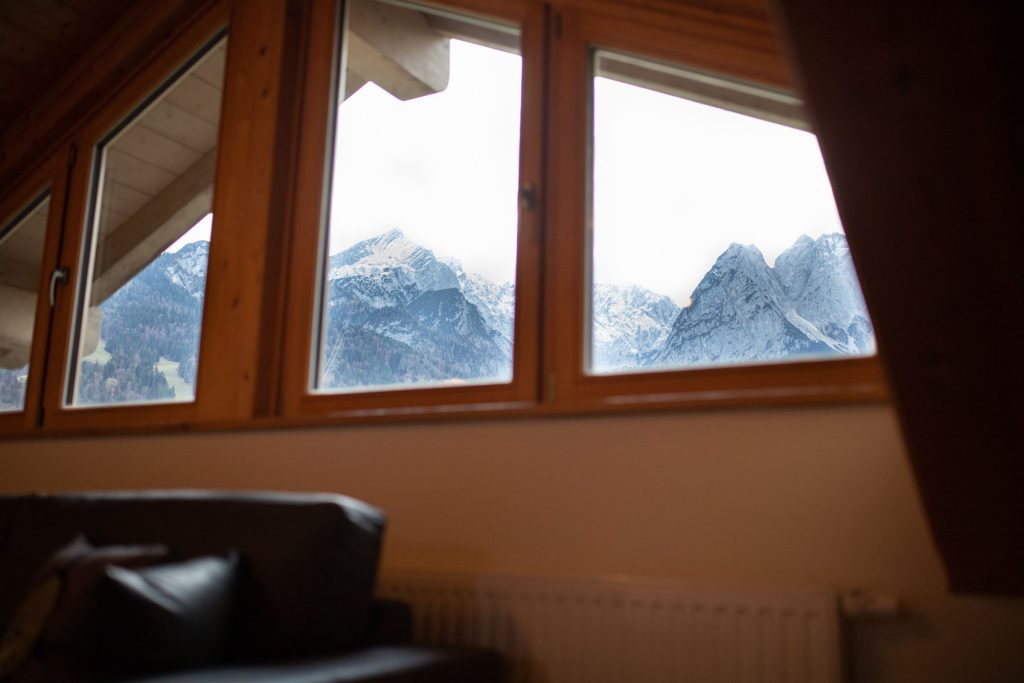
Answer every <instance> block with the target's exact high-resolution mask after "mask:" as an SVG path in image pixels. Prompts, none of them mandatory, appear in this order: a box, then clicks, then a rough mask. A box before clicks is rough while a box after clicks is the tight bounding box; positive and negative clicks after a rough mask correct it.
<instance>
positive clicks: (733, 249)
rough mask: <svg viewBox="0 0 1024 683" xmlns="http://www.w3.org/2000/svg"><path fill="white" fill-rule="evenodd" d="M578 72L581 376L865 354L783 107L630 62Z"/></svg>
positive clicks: (822, 177) (822, 185) (848, 276)
mask: <svg viewBox="0 0 1024 683" xmlns="http://www.w3.org/2000/svg"><path fill="white" fill-rule="evenodd" d="M593 60H594V61H593V74H594V78H593V123H592V126H593V142H592V144H593V169H592V173H591V182H592V192H591V196H592V207H591V212H592V214H591V216H592V218H591V222H592V225H593V232H592V235H593V236H592V247H591V268H590V273H591V281H590V283H589V286H590V298H589V304H590V306H589V308H590V311H589V313H590V315H589V325H588V329H589V348H588V349H587V351H589V359H588V361H589V362H588V363H587V369H588V370H589V371H590V372H591V373H593V374H597V375H601V374H608V373H622V372H640V371H657V370H668V369H684V368H699V367H715V366H723V365H736V364H752V363H778V362H792V361H797V360H809V359H827V358H832V357H842V356H865V355H871V354H872V353H873V352H874V333H873V328H872V326H871V322H870V318H869V316H868V313H867V308H866V306H865V304H864V299H863V296H862V295H861V292H860V286H859V284H858V282H857V276H856V273H855V272H854V269H853V262H852V261H851V259H850V252H849V248H848V247H847V244H846V238H845V235H844V234H843V231H842V225H841V224H840V222H839V215H838V212H837V211H836V207H835V203H834V200H833V198H832V191H831V187H830V186H829V182H828V176H827V175H826V173H825V167H824V163H823V162H822V159H821V154H820V152H819V150H818V146H817V142H816V140H815V138H814V135H813V134H811V133H809V132H807V131H806V130H805V129H804V128H805V126H804V124H803V121H802V116H801V112H800V106H799V101H798V100H796V99H795V98H793V97H792V96H789V95H786V94H784V93H778V92H775V91H771V90H768V89H765V88H758V87H755V86H751V85H749V84H746V83H742V82H738V81H734V80H729V79H723V78H720V77H714V76H711V75H709V74H705V73H700V72H695V71H690V70H686V69H681V68H678V67H674V66H668V65H666V64H662V63H658V62H653V61H650V60H645V59H640V58H637V57H635V56H632V55H625V54H620V53H616V52H609V51H606V50H598V51H596V52H595V54H594V58H593Z"/></svg>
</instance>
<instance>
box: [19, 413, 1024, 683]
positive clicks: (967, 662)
mask: <svg viewBox="0 0 1024 683" xmlns="http://www.w3.org/2000/svg"><path fill="white" fill-rule="evenodd" d="M0 454H2V455H0V490H5V491H29V490H61V489H75V488H93V489H106V488H147V487H181V486H185V487H223V488H273V489H300V490H333V491H340V492H343V493H347V494H350V495H354V496H356V497H359V498H362V499H364V500H367V501H369V502H372V503H374V504H376V505H379V506H381V507H383V508H384V509H386V510H387V511H388V512H389V513H390V515H391V526H390V529H389V534H388V541H387V547H386V551H385V560H384V561H385V564H386V565H387V566H390V567H412V568H429V569H458V570H492V569H495V570H501V571H505V572H529V573H537V574H558V575H597V576H601V575H610V574H625V575H633V576H642V577H656V578H668V579H671V578H677V577H678V578H682V579H695V580H726V581H743V582H768V583H784V584H794V583H795V584H800V583H808V584H826V585H831V586H837V587H865V588H870V589H876V590H883V591H892V592H897V593H899V594H900V595H901V596H903V597H904V598H905V599H906V602H907V604H908V607H909V614H908V615H907V617H905V618H904V619H901V620H898V621H892V622H876V623H871V622H860V623H857V624H855V625H854V626H853V627H852V629H851V632H850V646H851V648H852V654H853V656H852V657H851V658H850V660H851V663H852V666H853V668H854V669H855V672H856V674H857V676H856V678H857V679H858V680H864V681H893V682H896V681H929V682H934V681H1019V680H1024V602H1022V601H1006V600H987V599H968V598H952V597H949V596H947V595H946V593H945V584H944V576H943V572H942V568H941V565H940V563H939V560H938V557H937V555H936V552H935V550H934V548H933V547H932V544H931V541H930V537H929V534H928V530H927V527H926V522H925V519H924V517H923V514H922V511H921V506H920V503H919V501H918V499H917V495H916V492H915V489H914V487H913V482H912V479H911V475H910V471H909V469H908V466H907V462H906V456H905V454H904V452H903V448H902V445H901V441H900V436H899V431H898V428H897V425H896V423H895V420H894V417H893V415H892V413H891V411H890V410H889V409H888V408H887V407H884V406H860V407H843V408H814V409H789V410H759V411H729V412H712V413H693V414H675V415H651V416H640V417H636V416H632V417H605V418H590V419H548V420H507V421H491V422H475V423H463V424H441V425H411V426H408V425H407V426H395V427H357V428H351V427H350V428H344V429H321V430H309V431H278V432H253V433H244V434H215V435H175V436H155V437H121V438H94V439H75V440H55V441H36V442H29V441H23V442H10V441H8V442H0Z"/></svg>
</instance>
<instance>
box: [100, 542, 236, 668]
mask: <svg viewBox="0 0 1024 683" xmlns="http://www.w3.org/2000/svg"><path fill="white" fill-rule="evenodd" d="M237 568H238V557H237V555H234V554H231V555H229V556H227V557H214V556H207V557H201V558H197V559H194V560H189V561H186V562H180V563H176V564H161V565H154V566H150V567H143V568H140V569H129V568H124V567H116V566H109V567H107V568H106V571H105V572H104V575H103V577H102V579H101V580H100V582H99V585H98V588H97V601H98V604H99V605H100V606H101V607H102V610H103V616H102V617H101V619H100V620H99V621H98V624H97V627H98V628H99V629H100V632H99V634H98V637H99V638H102V639H104V640H106V643H105V645H106V646H107V647H106V652H105V654H106V656H108V657H109V658H110V659H109V660H107V663H108V664H109V665H110V666H111V667H114V668H116V669H118V670H129V671H168V670H176V669H188V668H196V667H203V666H210V665H212V664H216V663H219V662H220V661H221V660H222V659H223V658H224V653H225V649H226V645H227V642H228V636H229V631H230V625H231V606H232V597H233V593H234V587H235V577H236V573H237Z"/></svg>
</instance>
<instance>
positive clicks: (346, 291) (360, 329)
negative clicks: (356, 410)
mask: <svg viewBox="0 0 1024 683" xmlns="http://www.w3.org/2000/svg"><path fill="white" fill-rule="evenodd" d="M449 263H451V264H452V265H454V266H456V268H453V267H452V265H447V264H445V263H443V262H441V261H439V260H438V259H437V257H436V256H435V255H434V253H433V252H432V251H430V250H429V249H425V248H423V247H421V246H419V245H417V244H415V243H413V242H410V241H409V240H408V239H406V238H405V236H404V235H403V234H402V232H401V231H399V230H392V231H390V232H388V233H385V234H383V235H380V236H378V237H374V238H371V239H368V240H364V241H362V242H359V243H357V244H355V245H353V246H351V247H349V248H348V249H346V250H345V251H343V252H341V253H339V254H335V255H334V256H332V257H331V258H330V261H329V271H328V300H327V321H326V323H327V324H326V330H325V337H324V354H323V359H322V370H321V374H322V382H323V384H324V385H325V386H334V387H342V386H345V387H350V386H372V385H381V384H398V383H401V384H405V383H420V382H439V381H440V382H444V381H449V382H465V381H483V380H491V381H502V380H506V379H509V378H510V377H511V375H512V361H511V343H510V339H511V324H510V320H511V315H510V314H506V313H505V308H504V306H503V302H502V300H501V291H500V287H498V286H497V285H494V284H493V283H490V282H488V281H486V280H485V279H484V278H482V277H480V276H478V275H472V274H467V273H465V272H464V271H463V269H462V267H461V266H459V265H458V264H456V263H454V262H451V261H449ZM456 270H457V271H458V272H460V273H461V275H462V276H461V278H460V277H459V275H457V274H456ZM470 297H472V299H471V298H470ZM488 303H493V307H491V306H488V305H487V304H488ZM505 315H508V318H509V322H506V321H505V320H504V319H503V316H505Z"/></svg>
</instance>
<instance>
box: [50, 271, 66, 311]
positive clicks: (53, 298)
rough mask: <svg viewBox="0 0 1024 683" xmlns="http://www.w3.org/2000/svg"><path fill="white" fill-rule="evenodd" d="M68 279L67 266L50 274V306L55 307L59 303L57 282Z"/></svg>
mask: <svg viewBox="0 0 1024 683" xmlns="http://www.w3.org/2000/svg"><path fill="white" fill-rule="evenodd" d="M67 281H68V269H67V268H58V269H56V270H55V271H53V274H52V275H50V308H54V307H55V306H56V305H57V283H58V282H60V283H66V282H67Z"/></svg>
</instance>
